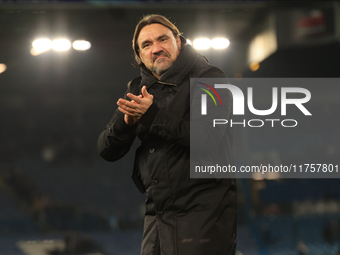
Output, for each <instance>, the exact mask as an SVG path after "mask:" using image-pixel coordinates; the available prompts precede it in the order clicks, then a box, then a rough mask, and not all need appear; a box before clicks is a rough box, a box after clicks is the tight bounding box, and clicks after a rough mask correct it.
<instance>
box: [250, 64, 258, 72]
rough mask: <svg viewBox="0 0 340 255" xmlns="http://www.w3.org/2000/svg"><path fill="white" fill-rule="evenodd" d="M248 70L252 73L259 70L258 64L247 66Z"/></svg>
mask: <svg viewBox="0 0 340 255" xmlns="http://www.w3.org/2000/svg"><path fill="white" fill-rule="evenodd" d="M249 68H250V70H252V71H253V72H255V71H257V70H258V69H259V68H260V64H259V63H257V62H253V63H251V64H250V65H249Z"/></svg>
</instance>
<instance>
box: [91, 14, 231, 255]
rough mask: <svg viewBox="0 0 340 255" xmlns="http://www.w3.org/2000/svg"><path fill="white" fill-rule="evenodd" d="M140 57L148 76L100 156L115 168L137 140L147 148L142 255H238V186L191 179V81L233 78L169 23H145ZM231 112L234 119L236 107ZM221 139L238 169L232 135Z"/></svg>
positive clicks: (139, 161)
mask: <svg viewBox="0 0 340 255" xmlns="http://www.w3.org/2000/svg"><path fill="white" fill-rule="evenodd" d="M133 50H134V53H135V58H136V61H137V63H138V65H139V66H140V68H141V76H139V77H137V78H135V79H133V80H132V81H131V82H130V83H129V85H128V90H127V92H126V94H125V97H124V98H120V99H119V100H118V102H117V104H118V109H117V110H116V111H115V113H114V116H113V118H112V119H111V121H110V123H109V124H108V125H107V127H106V128H105V129H104V131H103V132H102V133H101V135H100V137H99V139H98V149H99V153H100V156H101V157H103V158H104V159H105V160H108V161H115V160H118V159H120V158H121V157H123V156H124V155H125V154H126V153H127V152H128V151H129V149H130V147H131V145H132V143H133V141H134V139H135V137H136V136H138V138H139V139H140V140H141V146H140V147H139V148H138V149H137V151H136V155H135V162H134V168H133V174H132V178H133V180H134V182H135V184H136V186H137V188H138V189H139V190H140V191H141V192H142V193H145V192H146V193H147V200H146V213H145V222H144V233H143V240H142V251H141V254H143V255H153V254H154V255H160V254H161V255H175V254H181V255H191V254H192V255H200V254H202V255H203V254H204V255H220V254H221V255H222V254H225V255H227V254H235V250H236V185H235V180H234V179H219V180H217V179H191V178H190V172H189V168H190V78H194V77H202V78H204V77H222V78H225V75H224V73H223V71H221V70H220V69H219V68H217V67H214V66H212V65H210V64H209V63H208V62H207V60H206V59H205V58H204V56H202V55H201V54H199V53H198V52H196V51H195V50H194V49H193V48H192V47H191V46H190V45H188V44H186V40H185V38H184V37H182V36H181V35H180V32H179V30H178V29H177V27H176V26H175V25H174V24H172V23H171V22H170V21H169V20H168V19H166V18H165V17H163V16H161V15H149V16H146V17H144V18H143V19H142V20H141V21H140V22H139V23H138V25H137V26H136V29H135V33H134V37H133ZM227 110H228V114H229V118H230V113H231V104H229V108H228V109H227ZM219 135H220V134H219ZM221 136H225V137H226V138H227V139H225V140H224V141H226V142H224V143H223V146H224V149H225V151H226V154H228V155H227V158H228V160H229V163H231V164H233V158H232V150H231V144H232V137H231V130H230V128H229V127H228V128H226V130H224V131H223V133H221ZM203 140H204V139H203Z"/></svg>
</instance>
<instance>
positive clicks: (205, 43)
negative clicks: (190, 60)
mask: <svg viewBox="0 0 340 255" xmlns="http://www.w3.org/2000/svg"><path fill="white" fill-rule="evenodd" d="M194 47H195V48H196V49H197V50H207V49H209V48H210V47H211V41H210V39H207V38H200V39H196V40H195V41H194Z"/></svg>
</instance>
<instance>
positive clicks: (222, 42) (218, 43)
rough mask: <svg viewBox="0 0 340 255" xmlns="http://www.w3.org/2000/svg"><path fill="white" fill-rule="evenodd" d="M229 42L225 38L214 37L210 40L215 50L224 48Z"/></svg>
mask: <svg viewBox="0 0 340 255" xmlns="http://www.w3.org/2000/svg"><path fill="white" fill-rule="evenodd" d="M229 44H230V42H229V40H228V39H226V38H215V39H213V40H212V41H211V46H212V47H213V48H214V49H215V50H221V49H225V48H227V47H228V46H229Z"/></svg>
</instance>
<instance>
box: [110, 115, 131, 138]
mask: <svg viewBox="0 0 340 255" xmlns="http://www.w3.org/2000/svg"><path fill="white" fill-rule="evenodd" d="M136 127H137V123H135V124H134V125H128V124H126V122H125V120H124V117H123V118H119V119H118V120H117V121H116V123H115V125H114V127H113V128H114V132H115V133H116V134H117V135H123V134H126V133H130V132H132V131H134V130H135V129H136Z"/></svg>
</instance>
